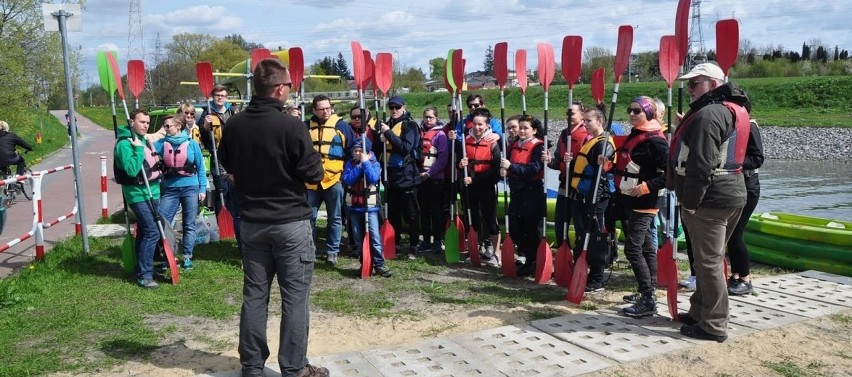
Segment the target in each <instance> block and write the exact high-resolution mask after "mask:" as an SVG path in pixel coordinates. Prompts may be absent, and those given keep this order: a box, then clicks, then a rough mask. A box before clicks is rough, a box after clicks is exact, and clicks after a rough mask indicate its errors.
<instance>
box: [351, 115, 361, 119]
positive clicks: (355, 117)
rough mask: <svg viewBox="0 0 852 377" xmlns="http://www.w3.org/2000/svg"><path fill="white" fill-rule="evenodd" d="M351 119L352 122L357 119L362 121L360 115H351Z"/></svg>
mask: <svg viewBox="0 0 852 377" xmlns="http://www.w3.org/2000/svg"><path fill="white" fill-rule="evenodd" d="M349 118H350V119H352V120H355V119H358V120H360V119H361V116H360V115H350V116H349Z"/></svg>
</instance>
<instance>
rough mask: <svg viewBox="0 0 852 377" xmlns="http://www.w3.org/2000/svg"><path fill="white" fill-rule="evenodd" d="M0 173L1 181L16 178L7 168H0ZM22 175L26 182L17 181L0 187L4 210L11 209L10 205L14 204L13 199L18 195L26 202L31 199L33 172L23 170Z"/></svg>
mask: <svg viewBox="0 0 852 377" xmlns="http://www.w3.org/2000/svg"><path fill="white" fill-rule="evenodd" d="M0 172H1V173H2V174H3V180H6V179H10V178H15V177H17V175H16V174H12V170H11V169H10V167H9V166H6V167H4V168H1V169H0ZM23 175H25V176H27V179H26V180H23V181H17V182H14V183H12V184H11V185H3V186H2V195H3V205H4V206H5V207H6V208H10V207H12V204H14V202H15V198H16V197H17V196H18V195H23V196H24V197H25V198H27V200H32V199H33V186H32V176H33V172H32V170H30V169H29V168H25V169H24V174H23Z"/></svg>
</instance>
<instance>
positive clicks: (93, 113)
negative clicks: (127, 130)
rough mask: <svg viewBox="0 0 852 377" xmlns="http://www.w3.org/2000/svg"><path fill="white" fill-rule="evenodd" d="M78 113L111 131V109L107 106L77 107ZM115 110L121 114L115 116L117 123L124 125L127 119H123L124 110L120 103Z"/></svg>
mask: <svg viewBox="0 0 852 377" xmlns="http://www.w3.org/2000/svg"><path fill="white" fill-rule="evenodd" d="M74 110H76V111H77V112H78V113H80V115H82V116H84V117H86V118H88V119H89V120H91V121H92V122H95V124H97V125H99V126H101V127H103V128H105V129H108V130H110V131H112V109H110V107H109V106H105V107H103V106H101V107H78V108H76V109H74ZM116 111H117V112H118V113H120V114H121V115H119V116H117V120H116V121H117V122H118V125H119V126H121V125H123V124H124V125H126V123H127V121H126V120H123V119H124V110H123V109H121V104H118V108H116Z"/></svg>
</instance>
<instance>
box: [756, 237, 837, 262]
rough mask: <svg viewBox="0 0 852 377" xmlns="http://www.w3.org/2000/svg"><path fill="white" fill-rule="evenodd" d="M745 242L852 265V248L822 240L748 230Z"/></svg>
mask: <svg viewBox="0 0 852 377" xmlns="http://www.w3.org/2000/svg"><path fill="white" fill-rule="evenodd" d="M743 238H744V239H745V242H746V243H747V244H749V247H751V245H754V246H758V247H762V248H765V249H769V250H777V251H780V252H783V253H786V254H793V255H800V256H802V257H805V258H809V259H814V260H825V261H829V262H836V263H845V264H850V265H852V249H850V248H848V247H843V246H837V245H831V244H825V243H821V242H813V241H804V240H799V239H795V238H787V237H780V236H774V235H771V234H767V233H760V232H753V231H747V232H745V234H744V235H743Z"/></svg>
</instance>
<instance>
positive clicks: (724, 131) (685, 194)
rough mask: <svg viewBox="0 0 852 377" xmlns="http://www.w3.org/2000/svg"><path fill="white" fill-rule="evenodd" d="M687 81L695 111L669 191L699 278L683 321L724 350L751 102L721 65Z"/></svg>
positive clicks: (676, 153) (679, 144)
mask: <svg viewBox="0 0 852 377" xmlns="http://www.w3.org/2000/svg"><path fill="white" fill-rule="evenodd" d="M679 80H684V81H687V87H688V92H689V95H690V97H691V98H692V103H690V105H689V111H688V112H687V113H686V115H684V117H683V119H682V120H681V122H680V125H678V127H677V130H676V131H675V134H674V136H673V137H672V142H671V143H672V144H671V148H670V149H669V167H668V172H667V174H668V178H669V179H668V183H669V188H670V189H674V190H675V193H676V194H677V197H678V199H679V202H680V204H681V208H682V211H681V215H682V217H683V225H684V226H685V227H686V228H687V229H689V230H690V233H689V234H690V238H691V239H690V241H691V242H692V251H693V254H694V256H695V262H694V263H693V267H694V268H695V274H696V278H697V285H696V290H695V293H693V295H692V297H691V298H690V300H689V302H690V309H689V312H688V313H680V314H679V317H680V321H681V322H683V323H684V326H683V327H681V328H680V332H681V333H682V334H684V335H686V336H688V337H691V338H697V339H704V340H715V341H717V342H724V341H725V340H726V339H727V338H728V336H727V327H728V316H729V307H728V290H727V286H726V283H725V276H724V273H723V271H722V268H723V267H722V266H723V261H724V258H725V243H726V242H727V240H728V238H730V237H731V233H732V232H733V231H734V227H735V226H736V223H737V220H738V219H739V217H740V213H741V212H742V209H743V206H745V203H746V189H745V181H744V178H743V174H742V163H743V159H744V157H745V149H746V144H747V142H748V135H749V116H748V109H750V107H751V103H750V102H749V99H748V96H747V95H746V93H745V92H743V91H742V90H741V89H739V88H738V87H737V86H736V85H734V84H732V83H725V74H724V73H723V72H722V69H721V68H719V66H718V65H716V64H715V63H703V64H699V65H697V66H695V67H694V68H693V69H692V70H691V71H689V73H687V74H685V75H683V76H681V77H680V78H679Z"/></svg>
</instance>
